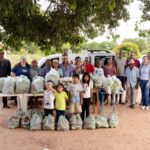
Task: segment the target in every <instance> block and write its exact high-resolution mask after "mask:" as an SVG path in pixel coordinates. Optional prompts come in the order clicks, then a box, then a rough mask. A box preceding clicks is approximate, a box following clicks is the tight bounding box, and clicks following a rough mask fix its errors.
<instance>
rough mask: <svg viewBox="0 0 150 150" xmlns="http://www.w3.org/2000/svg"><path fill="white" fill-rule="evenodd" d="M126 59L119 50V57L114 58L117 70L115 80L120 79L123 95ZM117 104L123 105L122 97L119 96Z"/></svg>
mask: <svg viewBox="0 0 150 150" xmlns="http://www.w3.org/2000/svg"><path fill="white" fill-rule="evenodd" d="M126 62H127V59H126V57H124V52H123V50H120V52H119V55H118V56H116V57H115V65H116V68H117V78H118V79H120V81H121V84H122V87H123V88H124V93H126V91H125V89H126V87H125V83H126V77H125V66H126ZM119 104H123V96H122V95H120V98H119Z"/></svg>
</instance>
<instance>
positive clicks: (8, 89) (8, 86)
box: [2, 77, 15, 94]
mask: <svg viewBox="0 0 150 150" xmlns="http://www.w3.org/2000/svg"><path fill="white" fill-rule="evenodd" d="M14 89H15V78H14V77H7V78H6V79H5V82H4V86H3V89H2V93H3V94H14Z"/></svg>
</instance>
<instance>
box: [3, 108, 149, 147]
mask: <svg viewBox="0 0 150 150" xmlns="http://www.w3.org/2000/svg"><path fill="white" fill-rule="evenodd" d="M111 110H112V106H110V105H107V106H106V107H105V111H106V113H107V114H109V112H111ZM15 111H16V107H15V106H12V105H11V109H4V110H3V114H2V115H1V116H0V150H44V148H47V149H50V150H101V149H103V150H135V149H136V150H149V149H150V145H149V144H150V110H147V111H146V110H141V109H140V106H139V105H137V106H136V109H131V108H129V107H128V105H118V106H117V112H118V116H119V126H118V127H117V128H115V129H96V130H80V131H79V130H78V131H67V132H60V131H59V132H58V131H29V130H26V129H8V128H7V119H8V117H9V116H10V115H11V114H12V113H13V112H15Z"/></svg>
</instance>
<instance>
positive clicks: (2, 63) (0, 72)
mask: <svg viewBox="0 0 150 150" xmlns="http://www.w3.org/2000/svg"><path fill="white" fill-rule="evenodd" d="M10 72H11V64H10V61H9V60H7V59H5V58H4V52H0V77H7V76H10ZM3 107H4V108H9V106H8V104H7V97H3Z"/></svg>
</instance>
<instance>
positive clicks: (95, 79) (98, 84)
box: [92, 74, 103, 88]
mask: <svg viewBox="0 0 150 150" xmlns="http://www.w3.org/2000/svg"><path fill="white" fill-rule="evenodd" d="M92 80H93V84H94V87H95V88H101V87H102V84H103V82H102V80H103V78H102V77H100V76H99V75H97V74H95V75H93V76H92Z"/></svg>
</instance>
